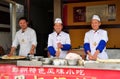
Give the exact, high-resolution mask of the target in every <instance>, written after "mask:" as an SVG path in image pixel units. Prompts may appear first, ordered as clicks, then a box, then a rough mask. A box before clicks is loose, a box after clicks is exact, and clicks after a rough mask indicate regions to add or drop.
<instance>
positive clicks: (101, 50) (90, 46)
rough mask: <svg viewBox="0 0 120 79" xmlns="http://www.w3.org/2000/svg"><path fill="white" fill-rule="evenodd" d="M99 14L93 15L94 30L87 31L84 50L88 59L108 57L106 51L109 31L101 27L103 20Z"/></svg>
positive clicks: (92, 24)
mask: <svg viewBox="0 0 120 79" xmlns="http://www.w3.org/2000/svg"><path fill="white" fill-rule="evenodd" d="M100 21H101V20H100V17H99V16H98V15H93V17H92V20H91V27H92V30H90V31H88V32H86V33H85V38H84V50H85V53H86V54H87V58H86V59H87V60H96V59H97V58H100V59H108V55H107V53H106V51H105V49H106V43H107V41H108V36H107V31H105V30H103V29H99V27H100V25H101V22H100Z"/></svg>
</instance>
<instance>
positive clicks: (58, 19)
mask: <svg viewBox="0 0 120 79" xmlns="http://www.w3.org/2000/svg"><path fill="white" fill-rule="evenodd" d="M54 23H61V24H62V20H61V19H60V18H56V19H55V22H54Z"/></svg>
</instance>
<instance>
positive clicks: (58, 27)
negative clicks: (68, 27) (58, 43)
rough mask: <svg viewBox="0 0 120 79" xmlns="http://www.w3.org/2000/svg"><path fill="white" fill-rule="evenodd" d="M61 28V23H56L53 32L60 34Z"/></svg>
mask: <svg viewBox="0 0 120 79" xmlns="http://www.w3.org/2000/svg"><path fill="white" fill-rule="evenodd" d="M62 28H63V26H62V24H61V23H56V24H55V25H54V30H55V31H56V32H57V33H60V32H61V31H62Z"/></svg>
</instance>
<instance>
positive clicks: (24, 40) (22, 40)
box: [12, 27, 37, 56]
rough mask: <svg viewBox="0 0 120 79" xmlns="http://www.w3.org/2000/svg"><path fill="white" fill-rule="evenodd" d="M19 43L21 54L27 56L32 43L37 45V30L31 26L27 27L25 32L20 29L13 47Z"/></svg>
mask: <svg viewBox="0 0 120 79" xmlns="http://www.w3.org/2000/svg"><path fill="white" fill-rule="evenodd" d="M18 44H20V50H19V55H20V56H27V54H28V53H29V52H30V49H31V47H32V45H35V46H36V45H37V41H36V33H35V31H34V30H33V29H32V28H30V27H27V29H26V30H25V31H24V32H22V29H20V30H19V31H18V32H17V33H16V35H15V39H14V41H13V43H12V47H17V46H18Z"/></svg>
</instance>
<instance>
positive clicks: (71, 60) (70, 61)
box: [67, 59, 78, 66]
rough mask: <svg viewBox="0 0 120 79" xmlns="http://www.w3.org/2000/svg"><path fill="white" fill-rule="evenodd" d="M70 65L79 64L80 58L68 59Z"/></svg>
mask: <svg viewBox="0 0 120 79" xmlns="http://www.w3.org/2000/svg"><path fill="white" fill-rule="evenodd" d="M67 62H68V65H70V66H76V65H77V64H78V59H67Z"/></svg>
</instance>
